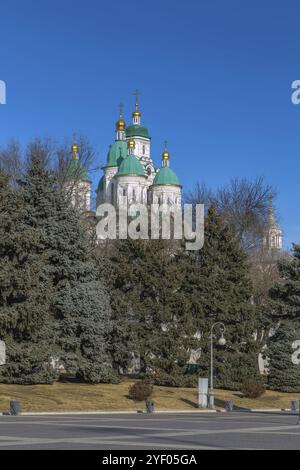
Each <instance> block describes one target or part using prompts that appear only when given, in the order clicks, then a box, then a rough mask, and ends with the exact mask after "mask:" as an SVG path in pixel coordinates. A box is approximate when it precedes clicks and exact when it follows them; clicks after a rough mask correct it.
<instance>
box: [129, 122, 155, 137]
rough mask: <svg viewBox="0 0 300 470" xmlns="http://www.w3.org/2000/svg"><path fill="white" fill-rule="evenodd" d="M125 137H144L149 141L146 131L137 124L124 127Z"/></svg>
mask: <svg viewBox="0 0 300 470" xmlns="http://www.w3.org/2000/svg"><path fill="white" fill-rule="evenodd" d="M126 137H146V139H150V137H149V132H148V129H147V128H146V127H144V126H139V125H137V124H133V125H132V126H128V127H126Z"/></svg>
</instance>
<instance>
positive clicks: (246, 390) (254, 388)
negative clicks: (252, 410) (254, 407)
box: [241, 382, 266, 398]
mask: <svg viewBox="0 0 300 470" xmlns="http://www.w3.org/2000/svg"><path fill="white" fill-rule="evenodd" d="M265 391H266V388H265V386H264V384H263V383H261V382H244V383H243V385H242V386H241V392H242V394H243V395H244V397H246V398H258V397H260V396H261V395H263V394H264V393H265Z"/></svg>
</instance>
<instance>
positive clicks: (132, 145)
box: [96, 98, 182, 208]
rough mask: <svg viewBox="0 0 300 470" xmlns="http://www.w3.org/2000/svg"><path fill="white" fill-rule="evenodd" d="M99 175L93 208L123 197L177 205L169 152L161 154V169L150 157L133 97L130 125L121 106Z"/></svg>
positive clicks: (130, 201) (146, 134) (178, 199)
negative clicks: (155, 165)
mask: <svg viewBox="0 0 300 470" xmlns="http://www.w3.org/2000/svg"><path fill="white" fill-rule="evenodd" d="M102 170H103V175H102V177H101V178H100V181H99V184H98V187H97V191H96V192H97V198H96V207H98V206H99V205H100V204H103V203H110V204H112V205H113V206H114V207H116V208H117V207H118V206H119V204H120V201H121V200H123V198H124V197H125V198H127V202H128V205H130V204H133V203H135V204H137V203H140V204H145V205H148V204H152V203H155V204H167V205H169V206H178V207H180V206H181V190H182V186H181V185H180V183H179V180H178V177H177V175H176V173H175V172H174V171H173V170H172V169H171V168H170V153H169V152H168V150H167V146H166V145H165V149H164V151H163V153H162V165H161V168H155V167H154V164H153V160H152V158H151V137H150V135H149V132H148V129H147V128H146V127H145V126H143V125H142V124H141V112H140V110H139V104H138V100H137V98H136V102H135V109H134V111H133V113H132V124H131V125H129V126H126V123H125V121H124V119H123V114H122V109H121V110H120V116H119V119H118V121H117V123H116V130H115V141H114V143H113V144H112V145H110V147H109V151H108V154H107V159H106V163H105V165H104V166H103V167H102Z"/></svg>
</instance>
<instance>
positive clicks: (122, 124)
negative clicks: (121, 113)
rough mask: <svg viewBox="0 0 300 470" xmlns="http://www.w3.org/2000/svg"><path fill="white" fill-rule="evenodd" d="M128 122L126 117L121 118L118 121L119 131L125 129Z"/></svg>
mask: <svg viewBox="0 0 300 470" xmlns="http://www.w3.org/2000/svg"><path fill="white" fill-rule="evenodd" d="M125 127H126V123H125V121H124V119H122V118H120V119H119V120H118V121H117V123H116V128H117V131H125Z"/></svg>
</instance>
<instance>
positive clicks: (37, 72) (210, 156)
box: [0, 0, 300, 245]
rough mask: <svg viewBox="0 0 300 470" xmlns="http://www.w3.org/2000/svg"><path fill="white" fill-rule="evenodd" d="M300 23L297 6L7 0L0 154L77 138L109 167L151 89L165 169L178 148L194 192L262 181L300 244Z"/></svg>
mask: <svg viewBox="0 0 300 470" xmlns="http://www.w3.org/2000/svg"><path fill="white" fill-rule="evenodd" d="M299 18H300V4H299V1H296V0H294V1H290V0H287V1H285V2H282V1H278V0H277V1H274V0H273V1H271V0H264V1H261V0H260V1H259V0H252V1H246V0H244V1H240V0H226V1H224V0H185V1H175V0H173V1H170V0H160V1H158V0H151V1H149V0H148V1H144V0H139V1H131V0H127V1H120V0H114V1H112V2H108V1H103V0H85V1H79V0H72V1H71V0H26V1H25V0H2V1H1V6H0V47H1V52H0V79H1V80H5V81H6V83H7V105H5V106H0V145H1V144H4V143H5V142H7V141H8V140H9V139H10V138H12V137H15V138H18V139H19V140H20V141H21V142H22V143H24V144H25V143H26V142H28V140H29V139H30V138H32V137H33V136H36V135H40V136H54V137H57V138H60V137H65V136H71V135H72V133H73V132H74V130H76V131H77V132H81V133H83V134H85V135H87V136H88V137H89V138H90V140H91V141H92V143H93V144H94V145H95V147H96V149H97V151H98V152H99V158H98V163H99V164H100V163H103V161H104V159H105V156H106V152H107V147H108V145H109V144H110V143H111V142H112V140H113V138H114V123H115V121H116V118H117V105H118V103H119V102H120V101H123V102H124V104H125V116H126V118H127V121H129V120H130V113H131V111H132V108H133V96H132V93H133V90H134V89H135V88H139V89H140V91H141V98H140V103H141V110H142V113H143V115H142V120H143V124H145V125H147V126H148V128H149V130H150V134H151V136H152V143H153V145H152V151H153V158H154V160H155V163H156V165H159V164H160V155H161V150H162V143H163V140H164V139H165V138H167V139H168V142H169V148H170V151H171V164H172V167H173V168H174V169H175V170H176V172H177V173H178V175H179V178H180V180H181V182H182V184H183V185H184V188H185V189H186V190H187V189H188V188H192V187H193V186H194V185H195V183H196V181H197V180H199V181H205V182H206V184H207V185H208V186H212V187H217V186H219V185H220V184H223V183H225V182H227V181H229V180H230V178H231V177H232V176H247V177H255V176H258V175H264V176H265V178H266V179H267V181H268V182H270V183H271V184H273V185H274V186H275V187H276V188H277V190H278V191H279V197H278V200H277V208H278V212H279V215H280V221H281V223H282V226H283V228H284V232H285V241H286V245H289V244H290V243H291V242H292V241H295V242H298V243H300V218H299V204H300V197H299V192H300V191H299V175H300V163H299V162H300V105H299V106H295V105H293V104H292V103H291V100H290V95H291V88H290V86H291V82H292V81H293V80H296V79H300V61H299V55H300V28H299Z"/></svg>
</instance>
